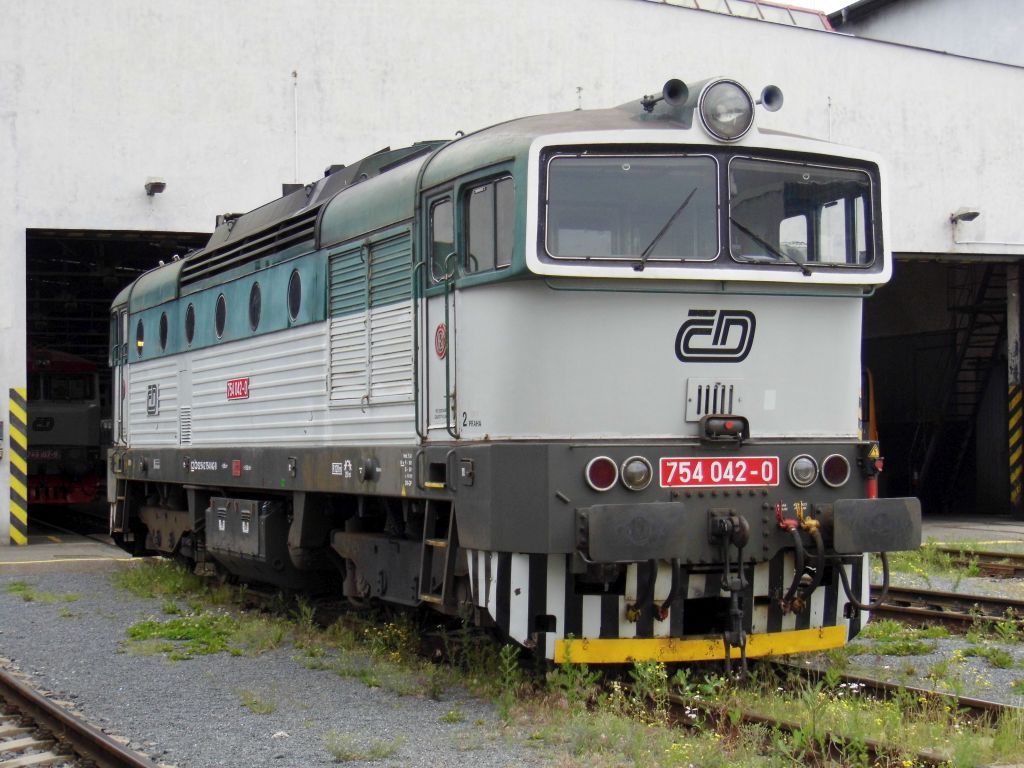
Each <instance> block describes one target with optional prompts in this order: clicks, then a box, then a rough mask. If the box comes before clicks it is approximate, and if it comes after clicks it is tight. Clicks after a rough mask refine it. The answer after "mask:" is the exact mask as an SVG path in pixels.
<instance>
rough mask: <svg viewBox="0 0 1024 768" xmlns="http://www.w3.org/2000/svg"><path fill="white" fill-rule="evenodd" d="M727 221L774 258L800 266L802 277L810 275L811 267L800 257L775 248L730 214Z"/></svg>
mask: <svg viewBox="0 0 1024 768" xmlns="http://www.w3.org/2000/svg"><path fill="white" fill-rule="evenodd" d="M729 221H731V222H732V225H733V226H734V227H736V229H738V230H739V231H740V232H742V233H743V234H744V235H746V236H747V237H749V238H750V239H751V240H753V241H754V242H755V243H757V244H758V245H760V246H761V247H762V248H764V249H765V250H767V251H768V253H769V254H770V255H772V256H774V257H775V258H776V259H782V260H783V261H788V262H789V263H790V264H795V265H796V266H798V267H799V268H800V272H802V273H803V275H804V277H810V276H811V268H810V267H808V266H807V262H805V261H800V259H798V258H796V256H791V255H790V254H788V253H786V252H785V251H780V250H779V249H778V248H776V247H775V246H774V245H772V244H771V243H769V242H768V241H767V240H765V239H764V238H763V237H761V236H760V235H756V234H754V233H753V232H751V231H750V230H749V229H747V228H746V227H744V226H743V225H742V224H740V223H739V222H738V221H736V219H734V218H733V217H732V216H730V217H729Z"/></svg>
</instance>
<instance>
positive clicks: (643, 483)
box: [622, 456, 654, 491]
mask: <svg viewBox="0 0 1024 768" xmlns="http://www.w3.org/2000/svg"><path fill="white" fill-rule="evenodd" d="M653 477H654V470H652V469H651V462H649V461H648V460H647V459H645V458H644V457H643V456H630V457H629V458H628V459H626V460H625V461H624V462H622V484H623V485H625V486H626V487H627V488H629V490H631V491H642V490H643V489H644V488H646V487H647V486H648V485H650V484H651V478H653Z"/></svg>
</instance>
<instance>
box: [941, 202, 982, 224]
mask: <svg viewBox="0 0 1024 768" xmlns="http://www.w3.org/2000/svg"><path fill="white" fill-rule="evenodd" d="M979 216H981V211H979V210H978V209H977V208H974V207H973V206H969V205H964V206H961V207H959V208H957V209H956V210H955V211H954V212H953V213H951V214H950V215H949V220H950V221H951V222H953V223H954V224H959V223H960V222H961V221H974V220H975V219H976V218H978V217H979Z"/></svg>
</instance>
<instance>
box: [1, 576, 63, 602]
mask: <svg viewBox="0 0 1024 768" xmlns="http://www.w3.org/2000/svg"><path fill="white" fill-rule="evenodd" d="M7 593H8V594H10V595H17V596H18V597H20V598H21V599H22V600H24V601H25V602H26V603H33V602H35V603H73V602H75V601H76V600H80V599H81V595H75V594H65V595H59V594H57V593H56V592H43V591H41V590H38V589H36V588H35V587H34V586H33V585H31V584H29V583H28V582H27V581H12V582H11V583H10V584H8V585H7Z"/></svg>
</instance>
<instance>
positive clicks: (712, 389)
mask: <svg viewBox="0 0 1024 768" xmlns="http://www.w3.org/2000/svg"><path fill="white" fill-rule="evenodd" d="M740 383H741V382H740V380H739V379H688V380H687V382H686V420H687V421H700V420H701V418H702V417H704V416H707V415H709V414H713V413H736V412H737V411H738V410H739V408H740V407H741V401H742V398H741V396H740V387H739V385H740Z"/></svg>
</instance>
